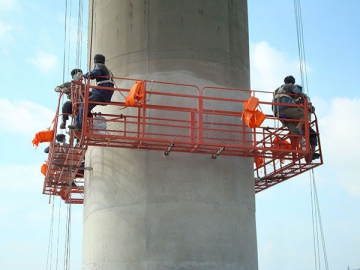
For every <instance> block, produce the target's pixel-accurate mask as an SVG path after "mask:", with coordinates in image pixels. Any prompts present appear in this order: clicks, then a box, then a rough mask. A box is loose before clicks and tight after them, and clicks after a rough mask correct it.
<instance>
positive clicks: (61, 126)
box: [60, 121, 66, 129]
mask: <svg viewBox="0 0 360 270" xmlns="http://www.w3.org/2000/svg"><path fill="white" fill-rule="evenodd" d="M65 127H66V121H62V123H61V124H60V129H65Z"/></svg>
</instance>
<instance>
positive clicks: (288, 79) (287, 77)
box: [284, 75, 295, 84]
mask: <svg viewBox="0 0 360 270" xmlns="http://www.w3.org/2000/svg"><path fill="white" fill-rule="evenodd" d="M284 83H292V84H295V78H294V77H293V76H291V75H290V76H286V77H285V79H284Z"/></svg>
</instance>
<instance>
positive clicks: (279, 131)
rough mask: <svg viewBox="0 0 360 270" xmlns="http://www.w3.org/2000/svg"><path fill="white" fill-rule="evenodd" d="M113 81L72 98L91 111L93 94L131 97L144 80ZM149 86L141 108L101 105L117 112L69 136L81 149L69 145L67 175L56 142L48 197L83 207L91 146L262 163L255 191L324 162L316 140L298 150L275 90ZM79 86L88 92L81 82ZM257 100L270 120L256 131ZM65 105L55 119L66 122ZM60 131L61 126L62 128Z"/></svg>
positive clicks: (314, 124) (85, 119)
mask: <svg viewBox="0 0 360 270" xmlns="http://www.w3.org/2000/svg"><path fill="white" fill-rule="evenodd" d="M114 81H115V83H116V84H115V85H116V87H115V88H114V89H110V88H107V87H100V86H92V85H90V84H89V82H86V84H85V85H84V86H83V87H84V89H85V91H73V97H72V100H80V99H79V97H80V96H81V100H85V102H83V106H84V112H86V111H87V107H88V104H89V101H88V97H89V91H90V90H91V89H92V88H94V87H96V88H97V89H103V90H115V91H114V96H115V95H118V96H123V97H124V99H125V97H126V96H127V95H128V94H129V92H130V89H131V87H132V85H133V84H134V83H135V82H136V81H137V80H136V79H128V78H119V77H114ZM143 82H144V83H145V86H146V90H145V98H144V102H143V103H142V104H138V105H137V106H133V107H131V106H127V107H126V106H125V100H124V102H109V103H101V104H99V105H106V111H108V112H110V113H101V114H99V113H96V112H94V111H95V109H97V108H99V107H95V108H94V110H93V117H88V116H87V114H86V113H84V116H83V129H82V133H81V134H80V133H77V132H73V131H70V134H69V135H70V145H74V146H71V147H69V149H68V151H67V153H68V154H67V156H66V158H65V160H64V163H63V164H64V166H63V167H61V170H60V169H54V167H56V166H54V160H55V159H56V158H55V156H56V155H55V154H56V153H57V152H56V149H57V148H56V147H55V146H54V143H55V142H52V144H51V148H50V154H49V159H48V168H49V170H48V172H47V174H46V177H45V182H44V194H51V195H60V196H62V198H63V199H64V200H65V201H66V202H67V203H82V202H83V197H82V195H83V179H81V180H78V183H80V187H71V182H72V179H74V178H75V176H76V174H77V171H78V169H79V165H80V163H81V161H82V159H83V157H84V155H85V152H86V149H87V146H101V147H116V148H128V149H139V150H157V151H162V152H163V154H164V156H167V155H169V154H170V153H176V152H184V153H192V154H207V155H209V162H216V161H215V159H216V158H217V157H219V156H233V157H234V156H235V157H251V158H254V159H261V160H262V161H263V162H262V163H261V164H259V165H258V166H254V167H255V169H254V185H255V192H256V193H257V192H260V191H262V190H265V189H267V188H269V187H271V186H274V185H276V184H278V183H280V182H283V181H285V180H287V179H289V178H291V177H294V176H296V175H299V174H301V173H303V172H306V171H308V170H310V169H313V168H315V167H317V166H319V165H322V164H323V159H322V157H321V158H320V159H318V160H316V161H309V160H308V159H306V156H307V155H308V154H309V151H310V145H309V140H306V149H304V150H303V149H301V148H300V147H299V140H300V136H296V135H290V134H289V132H288V130H287V128H283V127H279V126H280V124H279V123H280V122H279V120H278V119H277V118H275V117H274V116H273V115H272V112H271V106H273V105H274V104H275V103H272V102H269V101H271V100H272V99H273V96H272V95H273V93H272V92H264V91H251V90H247V89H238V88H224V87H203V88H201V89H200V88H198V87H196V86H195V85H189V84H177V83H168V82H160V81H147V80H144V81H143ZM118 85H120V86H121V87H118ZM72 87H73V89H75V88H76V87H77V89H80V88H81V86H79V82H77V84H75V83H74V84H72ZM82 92H84V93H82ZM250 96H256V97H258V98H259V99H260V103H259V106H260V108H261V109H262V111H263V112H264V113H265V114H266V120H265V121H264V123H263V124H262V125H261V126H260V127H256V128H249V127H247V126H246V124H245V123H244V122H243V121H242V119H241V116H242V110H243V104H244V102H246V101H247V100H248V99H249V98H250ZM261 100H268V102H264V101H261ZM81 104H82V102H80V101H79V102H73V107H74V110H73V111H74V114H73V115H75V114H76V113H77V109H78V107H79V106H80V105H81ZM59 106H60V102H59ZM59 106H58V108H57V114H56V116H57V117H56V118H58V116H60V114H59ZM294 106H297V107H302V108H303V109H304V111H305V119H308V117H309V114H308V110H307V109H305V108H308V103H307V102H306V101H305V103H304V104H303V105H294ZM229 107H230V108H231V110H229ZM312 115H313V116H314V117H313V118H314V119H313V120H312V121H310V122H309V125H308V124H305V125H304V127H305V135H304V137H305V138H309V127H312V128H313V129H314V130H315V131H316V136H317V138H318V146H317V149H316V152H317V153H319V154H321V146H320V137H319V128H318V124H317V118H316V115H315V114H312ZM99 116H101V117H99ZM293 121H296V120H293ZM306 122H307V121H306ZM54 126H55V128H56V126H57V123H55V124H54ZM55 133H56V132H55ZM75 137H77V140H78V143H77V144H76V143H75V141H76V138H75ZM275 137H278V138H281V139H282V140H286V141H287V142H288V144H291V148H282V147H279V145H278V144H275V143H274V138H275ZM49 165H50V166H49ZM51 169H52V173H51V172H50V171H51ZM64 194H65V195H64ZM79 195H80V198H79V197H78V196H79ZM76 196H77V197H76Z"/></svg>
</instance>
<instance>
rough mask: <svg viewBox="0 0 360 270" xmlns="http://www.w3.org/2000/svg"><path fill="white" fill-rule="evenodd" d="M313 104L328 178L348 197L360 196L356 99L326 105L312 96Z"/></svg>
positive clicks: (358, 107)
mask: <svg viewBox="0 0 360 270" xmlns="http://www.w3.org/2000/svg"><path fill="white" fill-rule="evenodd" d="M313 102H314V104H315V105H316V109H317V111H318V122H319V129H320V133H321V135H320V139H321V146H322V152H323V156H324V162H325V164H328V167H329V170H330V171H331V172H332V173H333V174H332V176H331V178H333V179H335V180H336V181H337V182H338V184H339V186H343V187H344V188H345V189H346V190H347V191H348V192H349V194H351V195H354V196H360V181H359V180H358V179H359V177H358V171H357V169H358V168H357V166H358V164H360V154H359V153H360V140H359V134H360V118H359V117H358V114H359V111H360V99H357V98H353V99H350V98H335V99H332V100H331V101H329V102H326V101H324V100H322V99H321V98H318V97H316V98H314V99H313ZM317 104H319V106H317Z"/></svg>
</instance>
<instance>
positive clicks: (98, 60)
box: [94, 54, 105, 64]
mask: <svg viewBox="0 0 360 270" xmlns="http://www.w3.org/2000/svg"><path fill="white" fill-rule="evenodd" d="M94 63H95V64H98V63H99V64H105V56H103V55H102V54H95V56H94Z"/></svg>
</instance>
